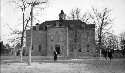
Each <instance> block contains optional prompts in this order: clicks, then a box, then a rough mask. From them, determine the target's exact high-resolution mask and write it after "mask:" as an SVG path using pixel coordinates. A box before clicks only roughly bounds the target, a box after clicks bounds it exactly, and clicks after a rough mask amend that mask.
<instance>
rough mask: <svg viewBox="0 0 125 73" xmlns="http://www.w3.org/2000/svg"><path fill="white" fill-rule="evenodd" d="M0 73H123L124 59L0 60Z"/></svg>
mask: <svg viewBox="0 0 125 73" xmlns="http://www.w3.org/2000/svg"><path fill="white" fill-rule="evenodd" d="M1 73H125V59H112V60H105V59H104V58H81V59H80V58H79V59H61V58H60V59H58V60H57V62H54V61H53V59H43V58H42V60H36V59H32V62H31V65H28V64H27V61H26V60H23V61H22V62H19V60H18V59H17V58H15V59H8V60H7V59H6V60H5V59H1Z"/></svg>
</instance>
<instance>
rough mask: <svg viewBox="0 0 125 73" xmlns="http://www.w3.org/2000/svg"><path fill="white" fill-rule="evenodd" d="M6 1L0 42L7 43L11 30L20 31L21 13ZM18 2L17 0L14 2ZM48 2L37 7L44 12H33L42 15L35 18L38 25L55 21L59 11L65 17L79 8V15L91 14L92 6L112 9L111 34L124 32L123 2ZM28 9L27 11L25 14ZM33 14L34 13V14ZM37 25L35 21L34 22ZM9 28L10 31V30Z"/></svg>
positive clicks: (98, 0) (83, 0) (3, 6)
mask: <svg viewBox="0 0 125 73" xmlns="http://www.w3.org/2000/svg"><path fill="white" fill-rule="evenodd" d="M8 1H12V0H1V26H0V27H1V28H0V30H1V40H2V41H4V43H7V42H8V41H7V39H9V38H14V36H13V35H10V34H11V33H12V30H15V29H19V30H22V24H21V23H22V13H21V10H20V8H18V7H17V5H16V4H9V3H7V2H8ZM14 1H18V0H14ZM48 1H49V2H48V3H47V4H44V5H39V6H38V7H46V8H45V9H44V10H41V11H38V9H37V8H35V9H34V11H38V13H41V14H42V15H40V16H37V18H38V19H39V20H40V23H42V22H44V21H47V20H57V19H58V15H59V13H60V11H61V10H63V11H64V13H65V14H66V15H69V13H70V12H71V10H72V9H73V8H80V9H81V14H84V13H85V12H91V11H92V6H93V7H95V8H97V9H98V10H102V9H103V8H104V7H108V8H109V9H112V12H111V13H112V14H111V18H115V20H114V21H113V27H112V30H113V34H115V35H119V34H120V33H122V32H124V31H125V24H124V21H125V14H124V13H125V0H48ZM29 11H30V8H28V9H27V13H28V12H29ZM34 13H35V12H34ZM35 23H37V21H35V22H34V25H35ZM10 28H11V29H10Z"/></svg>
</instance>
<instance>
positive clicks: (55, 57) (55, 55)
mask: <svg viewBox="0 0 125 73" xmlns="http://www.w3.org/2000/svg"><path fill="white" fill-rule="evenodd" d="M56 60H57V52H56V51H54V61H56Z"/></svg>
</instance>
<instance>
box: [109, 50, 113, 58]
mask: <svg viewBox="0 0 125 73" xmlns="http://www.w3.org/2000/svg"><path fill="white" fill-rule="evenodd" d="M108 57H109V58H110V60H111V59H112V58H113V56H112V51H111V50H109V51H108Z"/></svg>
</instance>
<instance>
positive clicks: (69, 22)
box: [42, 20, 86, 27]
mask: <svg viewBox="0 0 125 73" xmlns="http://www.w3.org/2000/svg"><path fill="white" fill-rule="evenodd" d="M56 22H59V23H60V25H64V26H66V27H70V25H73V26H76V27H81V26H82V25H86V23H85V22H82V21H81V20H53V21H45V22H43V23H42V24H46V25H50V26H54V24H55V23H56Z"/></svg>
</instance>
